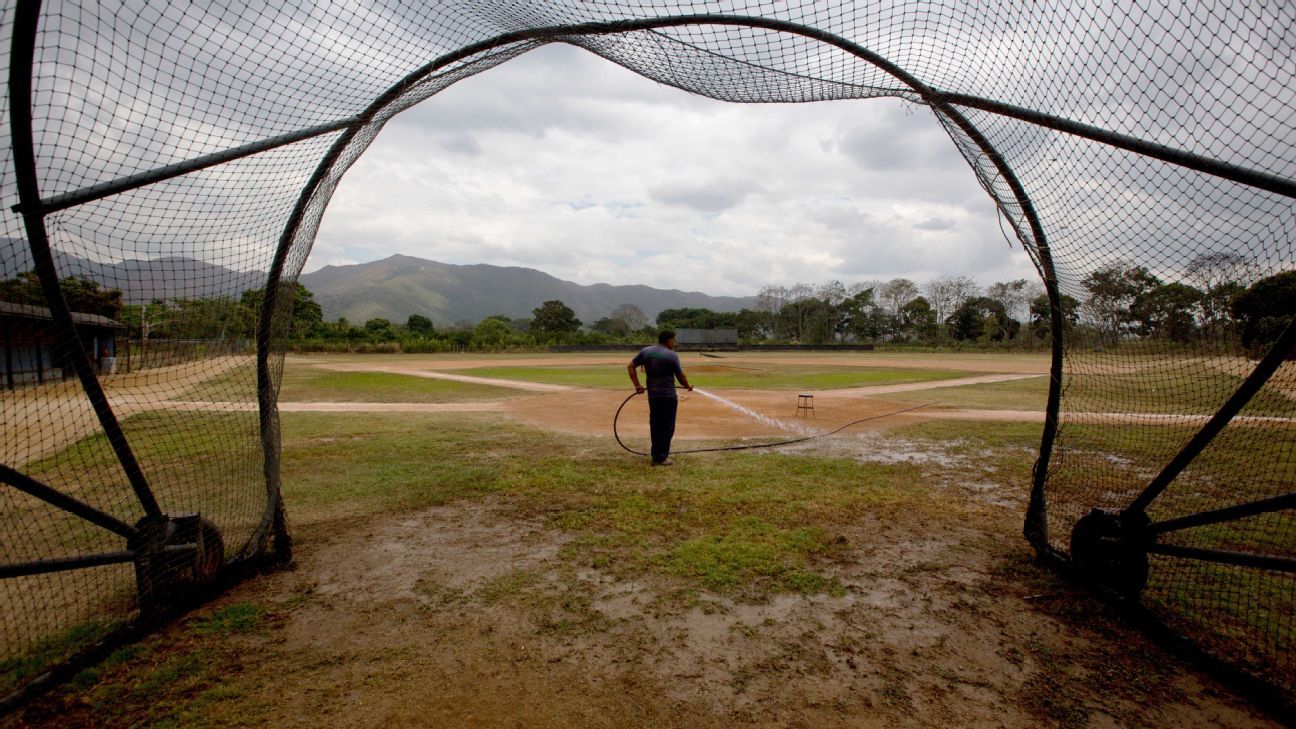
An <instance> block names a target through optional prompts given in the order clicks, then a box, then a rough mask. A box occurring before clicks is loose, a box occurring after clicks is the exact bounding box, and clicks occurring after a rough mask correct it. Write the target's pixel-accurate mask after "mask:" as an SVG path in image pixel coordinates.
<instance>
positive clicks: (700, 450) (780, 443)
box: [612, 387, 937, 456]
mask: <svg viewBox="0 0 1296 729" xmlns="http://www.w3.org/2000/svg"><path fill="white" fill-rule="evenodd" d="M693 392H696V393H698V394H699V395H703V396H705V397H709V398H711V399H712V400H715V401H717V402H720V403H724V404H725V405H728V406H729V407H731V408H733V409H734V410H737V411H738V412H741V413H743V414H745V415H748V416H750V417H754V418H755V419H757V420H759V421H761V422H764V423H768V424H770V425H773V426H774V427H776V428H782V429H783V430H791V431H793V432H798V433H805V432H806V431H805V429H804V428H802V427H801V426H799V425H796V424H794V423H788V422H786V421H783V420H778V419H776V418H770V417H767V416H765V415H761V414H760V413H758V412H756V411H755V410H752V409H751V408H748V407H744V406H742V405H739V404H738V403H736V402H733V401H732V400H728V399H725V398H723V397H720V396H719V395H716V394H714V393H710V392H706V391H705V390H699V389H698V388H696V387H695V388H693ZM640 394H641V393H639V392H633V393H630V396H629V397H627V398H626V399H625V400H622V401H621V406H620V407H618V408H617V411H616V415H613V416H612V436H613V437H615V438H616V442H617V445H619V446H621V448H623V449H624V450H626V451H627V452H629V453H633V454H635V455H636V456H650V455H651V454H650V453H644V452H643V451H637V450H635V449H633V448H631V447H630V446H628V445H626V444H625V442H624V441H622V440H621V434H620V433H619V432H618V431H617V422H618V421H619V420H620V419H621V411H622V410H624V409H625V406H626V405H628V404H630V401H631V400H633V399H635V398H636V397H638V396H639V395H640ZM935 404H937V403H935V402H925V403H923V404H921V405H914V406H913V407H910V408H904V409H903V410H895V411H893V412H889V413H881V414H880V415H870V416H869V417H867V418H860V419H859V420H852V421H851V422H849V423H846V424H845V425H843V426H841V427H839V428H836V429H834V430H830V431H827V432H825V433H813V434H810V435H802V436H801V437H799V438H791V439H789V440H780V441H775V442H774V443H756V444H749V445H738V446H719V447H715V448H691V449H689V450H683V451H676V450H672V451H671V455H683V454H685V453H719V452H721V451H747V450H753V449H756V448H777V447H778V446H785V445H792V444H793V443H804V442H806V441H810V440H816V439H818V438H827V437H828V436H830V435H836V434H837V433H840V432H842V431H843V430H846V429H847V428H849V427H852V426H855V425H859V424H860V423H867V422H869V421H870V420H881V419H882V418H889V417H891V416H893V415H902V414H904V413H909V412H913V411H914V410H918V409H919V408H925V407H928V406H929V405H935Z"/></svg>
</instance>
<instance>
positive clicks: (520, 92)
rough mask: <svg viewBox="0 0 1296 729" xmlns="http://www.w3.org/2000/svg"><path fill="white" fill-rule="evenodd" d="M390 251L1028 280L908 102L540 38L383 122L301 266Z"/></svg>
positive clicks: (650, 266)
mask: <svg viewBox="0 0 1296 729" xmlns="http://www.w3.org/2000/svg"><path fill="white" fill-rule="evenodd" d="M393 253H405V254H409V255H414V256H420V257H424V258H431V259H434V260H439V261H444V262H447V263H491V264H496V265H516V266H527V267H531V268H538V269H541V270H543V271H546V272H548V273H551V274H553V275H555V276H558V277H559V278H563V279H568V280H572V281H577V282H579V283H583V284H592V283H599V282H605V283H612V284H632V283H642V284H648V285H651V286H657V287H667V288H682V289H686V290H700V291H705V292H707V293H711V294H730V295H744V294H752V293H755V292H756V290H757V289H759V288H760V287H761V286H763V285H765V284H770V283H775V284H790V283H793V282H796V281H806V282H813V283H822V282H825V281H828V280H831V279H839V280H842V281H843V282H846V283H851V282H854V281H859V280H868V279H889V278H892V277H895V276H906V277H910V278H914V279H919V280H924V279H929V278H932V277H935V276H940V275H946V274H948V275H968V276H972V277H974V278H976V279H978V280H979V281H980V282H982V283H983V284H985V283H990V282H993V281H997V280H1006V279H1013V278H1033V277H1034V272H1033V269H1032V267H1031V265H1030V263H1029V261H1028V259H1027V257H1026V256H1025V254H1024V253H1023V252H1022V251H1021V249H1020V246H1018V245H1016V244H1015V242H1014V245H1013V246H1012V247H1011V248H1010V247H1009V245H1008V243H1007V242H1006V241H1005V240H1004V238H1003V236H1002V234H1001V233H1000V230H999V226H998V223H997V221H996V219H995V210H994V207H993V206H992V204H991V202H990V200H989V198H988V196H987V195H986V194H985V192H984V191H982V190H981V188H980V187H979V186H978V185H977V183H976V181H975V179H974V177H973V175H972V173H971V171H970V169H969V168H968V166H967V164H966V163H965V162H964V161H963V159H962V158H961V157H960V156H959V155H958V153H957V152H956V151H955V149H954V146H953V144H952V143H951V142H950V140H949V139H948V137H947V136H945V134H944V132H943V131H942V130H941V128H940V127H939V126H938V125H937V124H936V122H935V120H934V118H933V117H932V115H931V114H930V112H928V111H927V110H926V109H925V108H923V107H915V106H911V105H906V104H902V103H901V102H898V101H895V100H890V99H875V100H866V101H838V102H825V103H816V104H792V105H739V104H727V103H722V102H718V101H712V100H709V99H705V98H702V97H697V96H692V95H690V94H686V93H685V92H683V91H679V90H677V89H673V88H670V87H666V86H662V85H660V84H656V83H654V82H651V81H648V80H646V79H644V78H641V77H639V76H637V75H635V74H633V73H631V72H629V71H626V70H624V69H622V68H620V67H618V66H615V65H613V64H611V63H609V62H607V61H604V60H602V59H601V58H598V57H596V56H594V55H592V54H589V53H587V52H585V51H583V50H579V49H576V48H573V47H570V46H565V45H550V46H546V47H543V48H541V49H539V50H536V51H533V52H531V53H529V54H526V55H524V56H522V57H520V58H518V59H516V60H513V61H510V62H508V63H505V64H504V65H503V66H501V67H499V68H496V69H493V70H489V71H487V72H485V73H483V74H481V75H479V76H476V77H473V78H470V79H468V80H466V81H463V82H460V83H459V84H457V85H455V86H453V87H451V88H450V89H448V90H446V91H444V92H442V93H441V94H439V95H437V96H434V97H433V98H432V99H430V100H429V101H427V102H424V103H423V104H421V105H419V106H417V107H415V108H413V109H411V110H410V111H407V112H405V113H404V114H401V115H400V116H398V117H396V119H395V120H393V121H392V122H391V123H390V124H388V126H387V128H386V129H385V130H384V131H383V133H382V134H381V135H380V136H379V137H378V139H377V141H376V142H375V143H374V144H373V146H372V147H370V149H369V150H368V151H367V152H366V153H365V154H364V155H363V156H362V157H361V158H360V160H359V162H357V163H356V165H355V166H354V167H353V168H352V169H351V171H350V172H349V173H348V174H347V176H346V177H345V178H344V180H343V182H342V185H341V186H340V188H339V189H338V191H337V193H336V195H335V196H334V198H333V201H332V203H331V205H330V207H329V209H328V212H327V214H326V216H325V218H324V221H323V225H322V226H321V228H320V231H319V235H318V238H317V240H316V243H315V247H314V250H313V252H312V254H311V257H310V260H309V261H308V263H307V266H306V270H308V271H309V270H315V269H317V268H320V267H322V266H325V265H329V264H348V263H359V262H366V261H372V260H376V259H379V258H385V257H387V256H389V255H391V254H393Z"/></svg>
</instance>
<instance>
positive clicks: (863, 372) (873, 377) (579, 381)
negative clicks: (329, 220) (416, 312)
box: [447, 364, 971, 390]
mask: <svg viewBox="0 0 1296 729" xmlns="http://www.w3.org/2000/svg"><path fill="white" fill-rule="evenodd" d="M447 371H448V372H453V373H455V374H461V375H473V376H476V377H494V378H500V379H508V380H526V381H528V382H543V383H546V384H554V385H572V386H576V387H597V388H602V389H609V390H615V389H624V388H625V387H627V386H628V384H629V382H630V380H629V377H627V375H626V368H625V365H624V364H616V365H611V364H609V365H553V366H527V367H474V368H471V369H459V370H447ZM684 374H685V375H686V376H687V377H688V378H689V382H690V383H691V384H693V385H694V386H695V387H702V388H710V389H725V388H728V389H747V390H831V389H837V388H845V387H867V386H870V385H900V384H907V383H911V382H932V381H936V380H949V379H955V378H959V377H967V376H969V375H970V374H971V373H969V372H958V371H952V370H913V369H890V368H878V367H849V366H844V365H828V364H825V365H800V364H777V365H773V364H772V365H769V366H768V367H759V366H755V365H743V366H738V365H714V364H700V365H699V364H691V365H686V366H685V367H684ZM642 378H643V375H642V374H641V375H640V379H641V380H642Z"/></svg>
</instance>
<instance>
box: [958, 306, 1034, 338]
mask: <svg viewBox="0 0 1296 729" xmlns="http://www.w3.org/2000/svg"><path fill="white" fill-rule="evenodd" d="M948 323H949V328H950V335H951V336H953V337H954V338H955V339H958V340H960V341H965V342H966V341H971V340H974V339H976V340H981V341H983V342H989V341H994V342H998V341H1003V340H1004V339H1009V338H1011V337H1013V336H1015V335H1016V334H1017V330H1018V329H1020V328H1021V323H1020V322H1018V321H1017V320H1016V319H1013V318H1011V317H1009V316H1008V312H1006V311H1005V310H1004V307H1003V304H1000V303H999V302H998V301H996V300H994V299H992V298H990V297H989V296H976V297H973V298H970V299H968V300H966V301H964V302H963V303H962V304H959V307H958V308H957V309H955V310H954V312H953V313H952V314H950V316H949V320H948Z"/></svg>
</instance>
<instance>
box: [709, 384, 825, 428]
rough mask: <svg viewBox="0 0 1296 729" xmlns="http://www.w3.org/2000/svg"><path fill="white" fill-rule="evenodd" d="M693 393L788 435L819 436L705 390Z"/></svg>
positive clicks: (798, 424) (802, 426) (795, 424)
mask: <svg viewBox="0 0 1296 729" xmlns="http://www.w3.org/2000/svg"><path fill="white" fill-rule="evenodd" d="M693 392H696V393H697V394H699V395H701V396H702V397H706V398H710V399H712V400H715V401H716V402H718V403H721V404H723V405H725V406H727V407H729V408H730V409H733V410H736V411H738V412H740V413H742V414H743V415H746V416H747V417H749V418H752V419H753V420H758V421H760V422H762V423H764V424H766V425H769V426H773V427H775V428H778V429H780V430H782V431H785V432H788V433H796V434H797V435H818V434H819V431H817V430H815V429H814V428H809V427H807V426H804V425H801V424H800V423H789V422H788V421H786V420H779V419H778V418H771V417H769V416H766V415H761V414H760V413H758V412H756V411H755V410H752V409H751V408H749V407H744V406H742V405H739V404H738V403H736V402H734V401H733V400H730V399H728V398H723V397H720V396H719V395H717V394H715V393H714V392H707V391H706V390H703V389H700V388H697V387H695V388H693Z"/></svg>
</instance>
